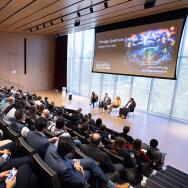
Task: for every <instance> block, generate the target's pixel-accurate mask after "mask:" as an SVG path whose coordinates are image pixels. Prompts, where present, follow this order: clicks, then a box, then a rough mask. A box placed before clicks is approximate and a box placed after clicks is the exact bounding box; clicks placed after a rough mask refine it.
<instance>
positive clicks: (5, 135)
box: [0, 118, 8, 139]
mask: <svg viewBox="0 0 188 188" xmlns="http://www.w3.org/2000/svg"><path fill="white" fill-rule="evenodd" d="M0 129H1V130H2V131H3V138H4V139H6V138H8V129H7V124H6V123H5V122H4V121H3V120H2V119H1V118H0Z"/></svg>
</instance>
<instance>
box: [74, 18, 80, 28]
mask: <svg viewBox="0 0 188 188" xmlns="http://www.w3.org/2000/svg"><path fill="white" fill-rule="evenodd" d="M79 25H80V20H79V19H76V20H75V22H74V26H75V27H77V26H79Z"/></svg>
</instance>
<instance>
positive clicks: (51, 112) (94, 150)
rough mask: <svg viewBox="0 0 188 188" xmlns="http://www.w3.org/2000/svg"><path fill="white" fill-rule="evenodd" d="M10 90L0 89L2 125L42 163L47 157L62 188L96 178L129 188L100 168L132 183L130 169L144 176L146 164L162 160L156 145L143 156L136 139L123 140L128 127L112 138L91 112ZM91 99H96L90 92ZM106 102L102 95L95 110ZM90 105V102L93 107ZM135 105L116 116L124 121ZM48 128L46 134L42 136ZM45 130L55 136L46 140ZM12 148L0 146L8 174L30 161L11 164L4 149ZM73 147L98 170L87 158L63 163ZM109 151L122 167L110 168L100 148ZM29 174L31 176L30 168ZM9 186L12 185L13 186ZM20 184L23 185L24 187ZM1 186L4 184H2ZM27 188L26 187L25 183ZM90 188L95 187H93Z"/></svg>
mask: <svg viewBox="0 0 188 188" xmlns="http://www.w3.org/2000/svg"><path fill="white" fill-rule="evenodd" d="M13 89H14V88H11V89H8V88H3V89H1V90H0V111H1V114H2V116H3V118H4V121H5V122H6V123H7V122H8V121H9V123H10V126H11V127H12V128H13V130H15V131H16V132H17V133H19V134H21V135H22V136H23V137H26V140H27V143H28V144H29V145H30V146H31V147H32V148H33V149H34V150H35V151H36V152H37V153H39V155H40V156H41V157H42V158H43V159H44V157H45V156H46V157H45V159H46V161H47V162H48V164H49V165H50V166H51V167H52V168H53V169H54V170H55V171H57V172H58V174H59V176H60V177H61V182H62V184H63V186H64V185H65V186H66V185H67V186H68V187H70V188H71V187H83V186H84V185H85V184H86V182H89V183H91V181H90V180H91V178H92V179H93V177H95V179H97V180H100V183H101V182H102V183H103V184H105V185H106V186H107V187H113V188H114V187H128V184H124V185H119V184H114V183H113V182H111V181H110V180H109V179H108V178H107V177H106V175H105V174H104V173H103V171H102V170H101V169H100V167H101V168H102V169H103V170H104V172H114V171H118V172H119V173H120V174H121V173H122V171H126V175H125V176H126V178H127V180H128V181H129V182H131V183H132V184H134V179H135V175H136V174H137V173H136V171H135V169H137V166H138V167H139V169H141V170H140V172H141V174H144V175H145V174H147V173H145V172H146V168H147V169H149V168H150V167H151V165H150V164H151V163H150V161H151V162H156V163H157V162H158V161H159V162H160V160H161V152H160V150H159V149H158V148H157V146H158V141H157V140H155V139H152V140H151V141H150V146H147V148H146V149H147V152H143V151H142V149H141V146H142V141H141V140H139V139H136V140H134V139H133V138H132V136H130V135H128V133H129V130H130V127H128V126H125V127H124V128H123V132H122V133H117V132H116V131H113V130H110V129H107V127H106V126H105V125H104V124H103V123H102V119H101V118H98V119H97V120H96V121H95V120H94V119H92V114H91V113H89V114H85V115H84V114H82V109H81V108H79V109H78V110H73V109H67V108H65V107H60V108H59V107H56V106H55V103H54V102H52V103H49V101H48V98H47V97H45V99H44V101H42V97H40V96H39V97H38V96H37V95H36V94H29V93H23V92H22V90H18V91H16V90H15V91H12V90H13ZM92 95H93V96H94V95H96V94H95V93H94V92H93V93H92ZM13 96H15V98H14V97H13ZM96 96H97V95H96ZM93 99H94V98H93ZM96 100H98V97H96ZM109 101H110V98H109V97H108V94H107V93H106V94H105V97H104V100H103V101H101V104H100V105H102V106H103V107H104V108H105V109H106V107H107V105H108V102H109ZM95 102H96V101H94V100H92V97H91V104H93V107H94V103H95ZM134 103H135V102H134V99H133V98H131V99H130V101H129V102H128V103H127V104H126V106H125V107H124V108H122V109H120V111H121V112H120V115H123V116H125V117H126V115H127V114H128V112H130V111H132V110H133V107H134V108H135V106H136V103H135V104H134ZM120 104H121V99H120V97H116V100H115V101H114V103H112V105H111V106H110V107H109V113H110V112H111V111H112V109H113V108H117V107H119V106H120ZM133 104H134V105H133ZM37 108H38V111H37ZM25 113H26V118H25ZM6 120H8V121H6ZM50 123H52V124H50ZM67 127H68V128H67ZM66 128H67V130H68V132H67V130H66ZM47 129H48V134H46V131H47ZM49 131H51V132H52V133H54V135H57V136H60V137H59V138H58V137H53V138H50V139H49V138H48V137H47V136H46V135H49ZM75 131H76V132H77V133H79V134H80V135H82V136H84V137H86V139H88V138H90V144H83V143H81V141H83V140H78V139H77V138H76V137H72V136H74V134H73V133H74V132H75ZM90 135H91V136H90ZM80 139H81V138H80ZM58 140H59V142H58ZM3 141H4V140H3ZM5 141H6V140H5ZM87 141H88V140H87ZM83 142H84V141H83ZM84 143H87V142H84ZM13 145H14V146H15V143H13V142H12V141H11V140H9V142H7V143H5V142H4V143H1V141H0V149H2V150H1V151H0V154H2V156H0V170H1V171H4V170H9V169H11V168H12V167H13V165H14V166H15V167H16V168H17V169H18V170H19V168H21V166H22V165H27V164H29V163H30V162H31V159H30V157H29V159H28V158H20V157H18V158H13V159H14V160H15V161H13V162H12V159H10V157H11V158H12V156H10V151H9V150H7V149H9V148H11V147H12V146H13ZM76 146H78V147H80V150H81V151H82V152H83V153H85V154H86V155H87V156H88V157H91V158H92V159H94V160H95V161H97V162H98V163H99V164H100V167H99V166H98V165H97V163H95V162H94V161H93V160H92V159H90V158H86V159H80V161H79V160H69V159H67V154H69V153H72V151H73V149H74V147H76ZM109 146H110V148H111V149H110V150H109V152H111V153H112V154H115V155H118V156H120V157H122V158H123V159H124V163H122V162H121V163H122V164H119V163H118V164H113V162H112V161H111V160H112V159H113V158H112V159H111V158H110V156H111V155H110V156H109V153H108V154H107V153H106V150H105V149H104V147H106V148H109ZM128 146H129V147H128ZM11 150H12V149H11ZM7 161H8V162H7ZM10 161H11V163H10ZM113 161H114V160H113ZM144 163H145V164H147V165H145V164H144ZM10 164H11V165H10ZM19 171H20V170H19ZM28 171H30V170H29V168H28ZM31 172H32V171H31ZM83 172H84V173H83ZM82 173H83V174H82ZM0 177H2V176H0ZM28 177H30V176H28ZM27 180H28V181H27V182H29V181H30V180H29V178H28V179H27ZM16 181H17V180H16ZM17 182H19V181H17ZM12 184H14V183H13V182H12ZM33 184H34V183H33ZM25 185H26V184H23V187H24V186H25ZM100 185H101V184H99V187H100ZM3 186H6V185H5V184H3ZM27 186H28V187H30V185H28V184H27ZM0 187H1V184H0ZM18 187H19V186H18ZM34 187H35V186H34ZM36 187H37V184H36ZM92 187H95V186H94V184H93V183H92Z"/></svg>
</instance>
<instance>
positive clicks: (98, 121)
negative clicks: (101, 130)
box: [95, 118, 102, 127]
mask: <svg viewBox="0 0 188 188" xmlns="http://www.w3.org/2000/svg"><path fill="white" fill-rule="evenodd" d="M95 125H96V127H100V126H101V125H102V119H101V118H98V119H97V120H96V123H95Z"/></svg>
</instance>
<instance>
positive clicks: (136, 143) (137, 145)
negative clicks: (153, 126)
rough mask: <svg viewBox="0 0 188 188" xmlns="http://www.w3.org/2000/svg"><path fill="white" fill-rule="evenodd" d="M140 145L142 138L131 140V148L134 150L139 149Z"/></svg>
mask: <svg viewBox="0 0 188 188" xmlns="http://www.w3.org/2000/svg"><path fill="white" fill-rule="evenodd" d="M141 146H142V140H140V139H135V140H134V142H133V149H134V150H135V151H138V150H140V149H141Z"/></svg>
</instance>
